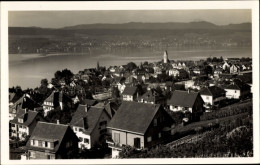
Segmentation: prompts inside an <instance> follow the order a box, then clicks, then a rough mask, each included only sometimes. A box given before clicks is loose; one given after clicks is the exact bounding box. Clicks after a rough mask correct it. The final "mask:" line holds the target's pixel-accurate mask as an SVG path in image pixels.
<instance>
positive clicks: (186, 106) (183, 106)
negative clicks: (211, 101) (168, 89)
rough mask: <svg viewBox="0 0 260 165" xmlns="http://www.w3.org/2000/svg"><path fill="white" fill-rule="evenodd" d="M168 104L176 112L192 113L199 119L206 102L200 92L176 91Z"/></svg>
mask: <svg viewBox="0 0 260 165" xmlns="http://www.w3.org/2000/svg"><path fill="white" fill-rule="evenodd" d="M167 104H168V106H169V107H170V110H172V111H174V112H177V111H181V112H190V113H192V114H194V117H197V116H198V114H200V113H202V112H203V104H204V101H203V99H202V98H201V96H200V94H199V93H198V92H190V91H181V90H175V91H174V92H173V93H172V96H171V99H170V100H168V103H167Z"/></svg>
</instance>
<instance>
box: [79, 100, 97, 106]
mask: <svg viewBox="0 0 260 165" xmlns="http://www.w3.org/2000/svg"><path fill="white" fill-rule="evenodd" d="M82 102H83V104H85V105H88V106H93V105H95V104H96V103H97V100H92V99H84V100H83V101H82Z"/></svg>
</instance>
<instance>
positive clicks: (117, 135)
mask: <svg viewBox="0 0 260 165" xmlns="http://www.w3.org/2000/svg"><path fill="white" fill-rule="evenodd" d="M114 141H115V143H120V134H119V133H116V132H115V133H114Z"/></svg>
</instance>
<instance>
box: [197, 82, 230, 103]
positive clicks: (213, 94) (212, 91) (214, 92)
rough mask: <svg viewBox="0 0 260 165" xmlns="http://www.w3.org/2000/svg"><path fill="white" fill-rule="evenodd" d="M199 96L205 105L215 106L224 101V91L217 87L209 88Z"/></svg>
mask: <svg viewBox="0 0 260 165" xmlns="http://www.w3.org/2000/svg"><path fill="white" fill-rule="evenodd" d="M200 95H201V97H202V99H203V101H204V103H205V104H208V105H215V104H216V103H217V102H219V101H220V100H224V99H226V98H225V96H226V91H225V90H224V89H222V88H220V87H217V86H210V87H207V88H204V89H202V90H201V91H200Z"/></svg>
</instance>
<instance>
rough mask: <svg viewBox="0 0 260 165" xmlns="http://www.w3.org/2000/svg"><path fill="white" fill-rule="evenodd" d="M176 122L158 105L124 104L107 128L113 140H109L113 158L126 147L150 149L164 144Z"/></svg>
mask: <svg viewBox="0 0 260 165" xmlns="http://www.w3.org/2000/svg"><path fill="white" fill-rule="evenodd" d="M173 124H174V121H173V119H172V118H171V116H170V115H169V114H168V113H167V112H166V111H165V110H164V109H163V107H162V106H161V105H158V104H154V105H153V104H144V103H137V102H123V103H122V104H121V106H120V107H119V109H118V111H117V113H116V114H115V116H114V117H113V118H112V120H111V121H110V123H109V124H108V126H107V128H108V129H110V130H111V134H112V139H111V140H107V143H108V145H109V148H112V158H115V157H117V156H118V154H119V152H120V151H121V149H122V147H123V146H124V145H130V146H133V147H135V148H149V147H152V146H155V145H158V144H160V143H162V142H163V141H164V140H165V139H167V138H168V137H169V135H170V134H171V133H170V132H169V131H167V130H170V128H171V127H172V126H173Z"/></svg>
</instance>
